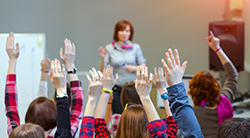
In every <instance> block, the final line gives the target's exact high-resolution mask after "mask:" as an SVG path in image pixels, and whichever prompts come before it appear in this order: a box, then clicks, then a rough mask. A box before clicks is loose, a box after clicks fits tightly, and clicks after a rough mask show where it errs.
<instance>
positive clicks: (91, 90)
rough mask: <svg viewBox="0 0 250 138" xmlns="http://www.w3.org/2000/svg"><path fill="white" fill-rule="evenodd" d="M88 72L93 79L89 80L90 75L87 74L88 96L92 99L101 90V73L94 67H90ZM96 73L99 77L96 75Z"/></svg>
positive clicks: (95, 97)
mask: <svg viewBox="0 0 250 138" xmlns="http://www.w3.org/2000/svg"><path fill="white" fill-rule="evenodd" d="M89 72H90V74H91V76H92V79H93V80H91V78H90V76H89V75H87V79H88V81H89V87H88V98H90V99H91V100H93V99H97V96H98V93H99V92H100V91H101V90H102V87H103V84H102V81H103V74H102V73H101V72H100V71H98V73H97V71H96V69H95V68H92V70H90V71H89ZM98 74H99V76H100V78H99V77H98Z"/></svg>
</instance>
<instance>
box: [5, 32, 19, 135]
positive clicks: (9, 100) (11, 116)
mask: <svg viewBox="0 0 250 138" xmlns="http://www.w3.org/2000/svg"><path fill="white" fill-rule="evenodd" d="M6 52H7V54H8V56H9V65H8V73H7V78H6V85H5V97H4V103H5V112H6V116H7V125H8V128H7V132H8V135H10V133H11V132H12V131H13V130H14V129H15V128H16V127H17V126H19V125H20V119H19V115H18V109H17V103H18V101H17V99H18V98H17V97H18V94H17V89H16V63H17V58H18V56H19V44H18V43H17V44H16V47H15V46H14V34H13V33H10V34H9V37H8V38H7V41H6Z"/></svg>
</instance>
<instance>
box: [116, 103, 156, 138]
mask: <svg viewBox="0 0 250 138" xmlns="http://www.w3.org/2000/svg"><path fill="white" fill-rule="evenodd" d="M147 122H148V118H147V115H146V113H145V111H144V108H143V107H142V106H140V105H130V106H129V107H128V108H127V110H124V111H123V113H122V115H121V118H120V121H119V124H118V128H117V131H116V135H115V138H150V137H151V136H150V133H149V131H148V129H147V127H146V123H147Z"/></svg>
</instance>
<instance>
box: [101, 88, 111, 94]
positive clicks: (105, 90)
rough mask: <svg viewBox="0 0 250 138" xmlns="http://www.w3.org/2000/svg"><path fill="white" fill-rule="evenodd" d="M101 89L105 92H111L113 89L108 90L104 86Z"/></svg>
mask: <svg viewBox="0 0 250 138" xmlns="http://www.w3.org/2000/svg"><path fill="white" fill-rule="evenodd" d="M102 91H104V92H106V93H113V90H109V89H105V88H102Z"/></svg>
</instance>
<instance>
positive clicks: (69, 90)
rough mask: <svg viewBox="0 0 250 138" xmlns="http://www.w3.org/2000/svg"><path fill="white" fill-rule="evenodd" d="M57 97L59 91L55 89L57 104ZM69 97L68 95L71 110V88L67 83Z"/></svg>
mask: <svg viewBox="0 0 250 138" xmlns="http://www.w3.org/2000/svg"><path fill="white" fill-rule="evenodd" d="M56 95H57V90H56V89H55V93H54V102H55V103H56ZM67 95H68V101H69V109H71V87H70V84H69V83H68V82H67Z"/></svg>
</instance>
